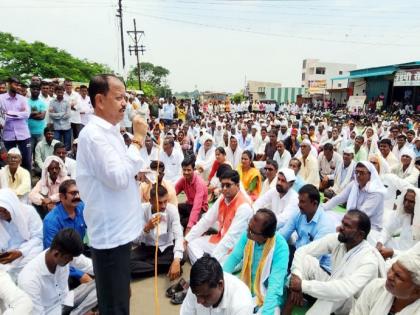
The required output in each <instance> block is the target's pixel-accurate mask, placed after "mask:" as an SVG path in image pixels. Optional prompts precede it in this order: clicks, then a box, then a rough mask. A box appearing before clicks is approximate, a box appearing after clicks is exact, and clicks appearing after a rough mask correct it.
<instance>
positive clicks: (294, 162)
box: [289, 158, 306, 192]
mask: <svg viewBox="0 0 420 315" xmlns="http://www.w3.org/2000/svg"><path fill="white" fill-rule="evenodd" d="M301 166H302V162H301V161H300V160H299V159H298V158H291V160H290V162H289V168H290V169H291V170H293V171H294V172H295V176H296V180H295V183H294V184H293V189H294V190H295V191H296V192H299V190H300V189H301V188H302V187H303V186H304V185H305V184H306V182H305V181H304V180H303V178H302V177H300V175H299V172H300V168H301Z"/></svg>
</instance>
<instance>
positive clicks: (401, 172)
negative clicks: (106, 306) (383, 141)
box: [392, 147, 419, 187]
mask: <svg viewBox="0 0 420 315" xmlns="http://www.w3.org/2000/svg"><path fill="white" fill-rule="evenodd" d="M400 155H401V158H400V163H398V165H397V166H396V167H394V168H393V169H392V173H393V174H395V175H397V176H398V177H400V178H402V179H404V180H406V181H407V182H408V183H409V184H411V185H413V186H416V187H417V184H418V179H419V171H418V170H417V168H416V166H415V165H414V162H415V159H416V155H415V153H414V150H413V149H412V148H409V147H405V148H403V149H402V150H401V154H400Z"/></svg>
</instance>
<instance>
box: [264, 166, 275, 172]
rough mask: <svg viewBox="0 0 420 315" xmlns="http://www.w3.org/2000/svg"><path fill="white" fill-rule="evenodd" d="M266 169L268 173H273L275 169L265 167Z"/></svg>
mask: <svg viewBox="0 0 420 315" xmlns="http://www.w3.org/2000/svg"><path fill="white" fill-rule="evenodd" d="M264 169H265V170H266V171H267V172H272V171H274V168H272V167H264Z"/></svg>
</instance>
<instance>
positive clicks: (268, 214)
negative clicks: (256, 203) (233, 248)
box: [256, 208, 277, 238]
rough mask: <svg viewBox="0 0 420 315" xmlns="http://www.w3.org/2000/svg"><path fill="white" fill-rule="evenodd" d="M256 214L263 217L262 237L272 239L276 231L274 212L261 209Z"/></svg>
mask: <svg viewBox="0 0 420 315" xmlns="http://www.w3.org/2000/svg"><path fill="white" fill-rule="evenodd" d="M256 214H259V215H262V216H264V224H263V228H262V231H261V233H262V235H263V236H264V237H267V238H270V237H273V236H274V234H276V229H277V218H276V215H275V214H274V212H273V211H271V210H270V209H266V208H262V209H259V210H258V211H257V213H256Z"/></svg>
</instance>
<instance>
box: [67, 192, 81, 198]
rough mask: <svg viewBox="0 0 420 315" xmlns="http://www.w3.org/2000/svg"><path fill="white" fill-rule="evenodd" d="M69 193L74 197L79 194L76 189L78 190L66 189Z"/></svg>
mask: <svg viewBox="0 0 420 315" xmlns="http://www.w3.org/2000/svg"><path fill="white" fill-rule="evenodd" d="M67 193H68V194H69V195H72V196H73V197H76V196H77V195H79V194H80V192H79V191H78V190H75V191H68V192H67Z"/></svg>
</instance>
